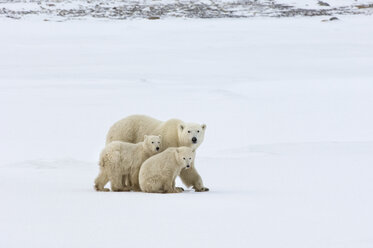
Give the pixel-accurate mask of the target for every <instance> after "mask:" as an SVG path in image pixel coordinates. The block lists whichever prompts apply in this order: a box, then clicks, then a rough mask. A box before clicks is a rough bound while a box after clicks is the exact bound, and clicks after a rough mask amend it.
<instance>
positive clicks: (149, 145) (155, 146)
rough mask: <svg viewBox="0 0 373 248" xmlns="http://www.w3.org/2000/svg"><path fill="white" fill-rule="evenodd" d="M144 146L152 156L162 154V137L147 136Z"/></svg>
mask: <svg viewBox="0 0 373 248" xmlns="http://www.w3.org/2000/svg"><path fill="white" fill-rule="evenodd" d="M143 146H144V149H145V150H146V151H148V152H149V153H151V154H155V153H157V152H160V151H161V148H162V136H160V135H159V136H156V135H145V136H144V144H143Z"/></svg>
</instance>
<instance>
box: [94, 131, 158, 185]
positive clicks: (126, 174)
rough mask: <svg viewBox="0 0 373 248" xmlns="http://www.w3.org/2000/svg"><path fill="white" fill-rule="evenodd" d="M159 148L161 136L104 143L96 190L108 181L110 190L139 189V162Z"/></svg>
mask: <svg viewBox="0 0 373 248" xmlns="http://www.w3.org/2000/svg"><path fill="white" fill-rule="evenodd" d="M160 150H161V136H155V135H149V136H147V135H145V136H144V141H143V142H139V143H137V144H132V143H127V142H121V141H113V142H111V143H109V144H108V145H106V147H105V148H104V149H103V151H102V152H101V155H100V162H99V165H100V173H99V175H98V177H97V178H96V180H95V189H96V190H97V191H109V189H108V188H104V187H105V185H106V184H107V183H108V182H109V181H110V183H111V190H112V191H130V190H135V191H140V187H139V180H138V177H139V171H140V167H141V164H142V163H143V162H144V161H145V160H147V159H148V158H149V157H151V156H153V155H154V154H156V153H158V152H159V151H160Z"/></svg>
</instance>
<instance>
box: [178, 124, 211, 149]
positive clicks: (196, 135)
mask: <svg viewBox="0 0 373 248" xmlns="http://www.w3.org/2000/svg"><path fill="white" fill-rule="evenodd" d="M205 130H206V124H202V125H200V124H196V123H181V124H179V125H178V130H177V131H178V136H179V144H180V146H187V147H191V148H193V149H197V148H198V147H199V146H200V145H201V143H202V142H203V139H204V137H205Z"/></svg>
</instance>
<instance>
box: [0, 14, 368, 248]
mask: <svg viewBox="0 0 373 248" xmlns="http://www.w3.org/2000/svg"><path fill="white" fill-rule="evenodd" d="M323 19H325V17H314V18H304V17H303V18H292V19H290V18H285V19H268V18H266V19H263V18H256V19H220V20H186V21H185V20H175V19H167V20H160V21H156V22H154V21H150V20H132V21H125V22H123V21H110V22H109V21H92V20H91V21H69V22H62V23H61V22H42V21H26V20H20V21H16V20H11V19H2V20H1V21H0V30H1V35H0V48H1V49H0V114H1V122H0V127H1V128H0V149H1V151H2V152H1V157H0V194H1V204H0V247H6V248H12V247H38V248H44V247H45V248H50V247H97V248H102V247H188V248H189V247H269V248H273V247H284V248H292V247H294V248H299V247H302V248H303V247H309V248H315V247H317V248H324V247H325V248H334V247H335V248H342V247H344V248H346V247H348V248H368V247H373V234H372V233H373V232H372V230H373V213H372V209H373V199H372V194H373V117H372V109H373V97H372V96H373V70H372V68H373V25H371V23H372V17H371V16H343V17H341V18H340V19H341V20H340V21H336V22H321V20H323ZM134 113H143V114H148V115H151V116H154V117H157V118H159V119H163V120H166V119H168V118H172V117H177V118H180V119H183V120H186V121H193V122H200V123H206V124H207V131H206V132H207V133H206V138H205V142H204V143H203V144H202V146H201V147H200V148H199V151H198V154H197V161H196V166H197V168H198V170H199V172H200V174H201V175H202V177H203V179H204V182H205V185H206V186H207V187H209V188H210V190H211V191H210V192H205V193H196V192H193V191H190V190H187V191H186V192H184V193H181V194H167V195H160V194H145V193H112V192H110V193H98V192H95V191H93V180H94V178H95V176H96V175H97V173H98V166H97V160H98V154H99V152H100V150H101V149H102V148H103V146H104V140H105V134H106V132H107V130H108V128H109V127H110V125H111V124H112V123H114V122H115V121H117V120H118V119H120V118H123V117H125V116H127V115H130V114H134ZM178 183H179V184H180V182H178Z"/></svg>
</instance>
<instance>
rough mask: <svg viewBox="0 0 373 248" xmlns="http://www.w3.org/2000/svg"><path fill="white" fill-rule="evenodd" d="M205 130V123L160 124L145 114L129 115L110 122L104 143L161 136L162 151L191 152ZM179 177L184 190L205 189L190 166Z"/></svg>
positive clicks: (174, 122) (195, 171)
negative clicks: (169, 149) (185, 150)
mask: <svg viewBox="0 0 373 248" xmlns="http://www.w3.org/2000/svg"><path fill="white" fill-rule="evenodd" d="M205 131H206V124H202V125H200V124H195V123H185V122H183V121H181V120H178V119H170V120H168V121H164V122H163V121H160V120H157V119H154V118H151V117H149V116H145V115H131V116H128V117H126V118H124V119H122V120H120V121H118V122H116V123H114V125H113V126H112V127H111V128H110V130H109V132H108V134H107V136H106V144H108V143H110V142H112V141H114V140H120V141H124V142H130V143H137V142H140V141H141V140H142V137H143V136H144V135H162V147H163V148H162V151H163V150H165V149H167V148H168V147H180V146H187V147H190V148H192V149H194V150H195V149H197V148H198V147H199V146H200V145H201V143H202V142H203V139H204V136H205ZM180 178H181V180H182V182H183V183H184V184H185V185H186V186H187V187H191V186H193V188H194V189H195V190H196V191H198V192H201V191H208V190H209V189H208V188H206V187H204V186H203V182H202V178H201V176H200V175H199V174H198V172H197V170H196V168H195V166H194V163H193V165H192V167H191V168H190V169H188V170H182V171H181V173H180Z"/></svg>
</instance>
